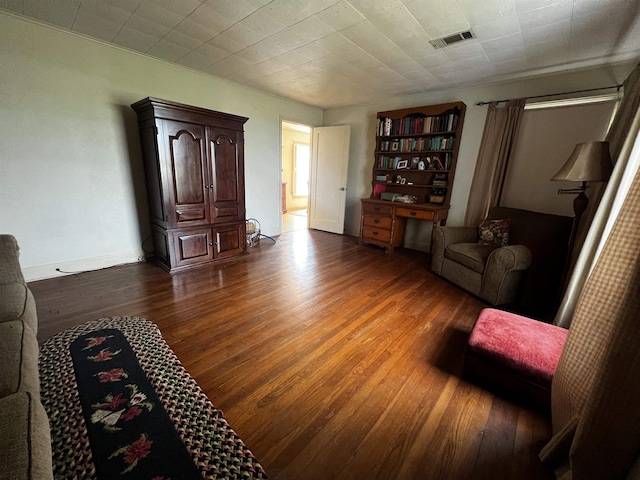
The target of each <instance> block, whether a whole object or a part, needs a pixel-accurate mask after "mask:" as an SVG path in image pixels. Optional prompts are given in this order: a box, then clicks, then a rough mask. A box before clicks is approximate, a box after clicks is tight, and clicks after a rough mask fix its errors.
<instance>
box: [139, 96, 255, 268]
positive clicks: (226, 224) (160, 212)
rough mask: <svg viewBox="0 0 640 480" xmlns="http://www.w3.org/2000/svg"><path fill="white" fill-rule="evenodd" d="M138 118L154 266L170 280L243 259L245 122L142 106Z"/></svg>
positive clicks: (158, 103)
mask: <svg viewBox="0 0 640 480" xmlns="http://www.w3.org/2000/svg"><path fill="white" fill-rule="evenodd" d="M131 107H132V108H133V109H134V110H135V112H136V113H137V115H138V126H139V129H140V137H141V142H142V151H143V157H144V166H145V172H146V178H147V190H148V194H149V208H150V217H151V230H152V236H153V246H154V257H153V258H154V260H155V261H156V262H157V263H158V264H159V265H160V266H162V267H163V268H164V269H166V270H168V271H170V272H176V271H180V270H184V269H188V268H191V267H194V266H197V265H202V264H207V263H210V262H215V261H217V260H220V259H223V258H227V257H230V256H234V255H239V254H242V253H246V251H247V247H246V238H245V227H246V218H245V203H244V202H245V201H244V129H243V126H244V123H245V122H246V121H247V120H248V119H247V118H245V117H239V116H236V115H230V114H228V113H221V112H216V111H212V110H207V109H204V108H199V107H192V106H189V105H183V104H179V103H175V102H169V101H166V100H160V99H157V98H151V97H149V98H145V99H144V100H140V101H139V102H136V103H134V104H133V105H131Z"/></svg>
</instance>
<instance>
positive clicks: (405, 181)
mask: <svg viewBox="0 0 640 480" xmlns="http://www.w3.org/2000/svg"><path fill="white" fill-rule="evenodd" d="M400 183H401V184H402V185H404V184H405V183H407V179H406V178H404V177H402V178H401V179H400Z"/></svg>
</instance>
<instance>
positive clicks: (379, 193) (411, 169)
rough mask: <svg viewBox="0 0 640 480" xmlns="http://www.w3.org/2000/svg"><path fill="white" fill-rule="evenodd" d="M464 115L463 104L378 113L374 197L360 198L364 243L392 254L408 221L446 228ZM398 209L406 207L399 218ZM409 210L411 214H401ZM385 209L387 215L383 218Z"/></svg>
mask: <svg viewBox="0 0 640 480" xmlns="http://www.w3.org/2000/svg"><path fill="white" fill-rule="evenodd" d="M465 112H466V105H465V104H464V103H463V102H453V103H444V104H439V105H427V106H423V107H415V108H405V109H401V110H391V111H386V112H378V114H377V125H376V145H375V151H374V157H375V158H374V163H373V168H372V178H371V195H370V197H369V198H368V199H362V218H361V224H360V243H361V244H362V243H372V244H376V245H380V246H383V247H385V248H386V249H387V251H388V252H392V251H393V248H394V247H397V246H399V245H401V244H402V242H403V240H404V229H405V222H406V218H417V219H422V220H429V221H432V222H433V225H434V226H435V225H436V224H437V223H438V222H440V223H441V224H443V225H444V223H445V221H446V218H447V213H448V210H449V205H450V199H451V187H452V186H453V180H454V177H455V171H456V165H457V161H458V151H459V149H460V137H461V135H462V126H463V123H464V115H465ZM387 203H388V205H387ZM385 206H387V207H388V208H384V207H385ZM397 207H403V208H402V209H401V210H400V211H399V213H400V215H398V209H397ZM407 209H409V210H411V212H412V215H408V216H403V214H404V213H406V212H405V210H407ZM381 211H384V212H387V213H386V214H385V215H383V217H384V218H382V217H380V212H381ZM372 212H373V213H372ZM416 212H418V213H416ZM372 215H376V216H375V217H374V216H372ZM380 225H385V226H386V225H388V228H381V227H380ZM371 227H374V228H373V230H372V228H371ZM376 227H377V228H376Z"/></svg>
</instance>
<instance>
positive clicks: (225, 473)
mask: <svg viewBox="0 0 640 480" xmlns="http://www.w3.org/2000/svg"><path fill="white" fill-rule="evenodd" d="M104 329H115V330H118V331H120V332H122V334H123V335H124V338H125V339H126V341H127V342H128V344H129V346H130V347H131V350H132V351H133V352H134V353H135V356H136V357H137V360H138V364H139V366H140V368H141V369H142V371H143V372H144V374H145V375H146V377H147V379H148V381H149V383H150V385H151V387H152V388H153V389H154V391H155V394H156V395H157V398H158V399H159V400H160V403H161V405H162V407H163V408H164V410H165V411H166V413H167V415H168V418H169V419H170V423H171V424H172V425H173V427H174V428H175V431H176V433H177V436H178V437H179V440H180V441H181V442H182V443H183V444H184V447H185V449H186V451H187V453H188V455H189V456H190V457H191V459H192V460H193V463H194V464H195V466H196V469H197V471H199V472H200V474H201V476H202V478H213V479H253V478H255V479H266V478H267V476H266V474H265V471H264V469H263V468H262V466H261V465H260V464H259V463H258V461H257V460H256V458H255V457H254V456H253V454H252V453H251V451H250V450H249V449H248V448H247V447H246V445H245V444H244V443H243V441H242V440H241V439H240V438H239V437H238V435H237V434H236V433H235V432H234V431H233V429H232V428H231V426H230V425H229V424H228V423H227V421H226V420H225V418H224V417H223V415H222V412H221V411H220V410H218V409H216V408H215V407H214V406H213V404H212V403H211V401H210V400H209V398H208V397H207V396H206V395H205V394H204V392H203V391H202V390H201V389H200V387H199V386H198V384H197V383H196V381H195V380H194V379H193V378H192V377H191V376H190V375H189V374H188V373H187V371H186V370H185V369H184V367H183V366H182V364H181V363H180V361H179V360H178V358H177V357H176V355H175V353H174V352H173V351H172V350H171V348H170V347H169V346H168V345H167V343H166V342H165V341H164V339H163V338H162V334H161V333H160V330H159V329H158V327H157V326H156V325H155V324H154V323H152V322H150V321H148V320H145V319H144V318H139V317H112V318H101V319H99V320H95V321H91V322H87V323H85V324H82V325H78V326H76V327H73V328H70V329H68V330H65V331H64V332H61V333H59V334H57V335H55V336H53V337H51V338H50V339H49V340H47V341H46V342H45V343H44V344H43V345H42V346H41V347H40V383H41V400H42V403H43V405H44V408H45V410H46V411H47V414H48V416H49V423H50V426H51V444H52V451H53V473H54V476H55V478H57V479H65V480H68V479H98V480H102V479H101V477H100V475H99V473H100V472H99V469H98V471H96V465H95V462H94V455H93V454H92V450H91V444H90V435H89V432H88V431H87V424H86V423H85V414H84V413H83V408H82V403H81V401H80V395H79V392H78V384H77V380H76V374H75V371H74V364H73V359H72V355H71V351H70V345H71V344H72V343H73V342H74V341H75V340H76V339H78V338H79V337H81V336H83V335H86V334H89V333H91V332H96V331H99V330H104ZM121 478H122V477H121ZM158 478H161V477H158ZM172 480H177V478H176V476H175V475H174V476H173V477H172Z"/></svg>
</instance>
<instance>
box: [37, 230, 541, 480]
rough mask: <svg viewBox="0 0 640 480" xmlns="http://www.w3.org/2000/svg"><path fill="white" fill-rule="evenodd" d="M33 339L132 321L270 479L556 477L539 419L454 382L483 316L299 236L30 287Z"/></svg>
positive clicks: (361, 252)
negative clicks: (193, 261)
mask: <svg viewBox="0 0 640 480" xmlns="http://www.w3.org/2000/svg"><path fill="white" fill-rule="evenodd" d="M30 287H31V289H32V291H33V293H34V296H35V298H36V302H37V305H38V315H39V321H40V331H39V337H38V338H39V340H40V341H43V340H44V339H46V338H48V337H49V336H50V335H53V334H54V333H57V332H59V331H62V330H64V329H65V328H68V327H70V326H72V325H76V324H79V323H83V322H86V321H89V320H94V319H96V318H100V317H110V316H118V315H126V316H141V317H145V318H147V319H149V320H152V321H153V322H155V323H156V324H158V326H159V327H160V329H161V331H162V333H163V336H164V338H165V339H166V340H167V343H168V344H169V345H170V346H171V348H172V349H173V350H174V351H175V352H176V354H177V356H178V358H180V360H181V362H182V363H183V365H184V366H185V368H186V369H187V371H189V372H190V373H191V375H193V376H194V378H195V379H196V380H197V381H198V383H199V384H200V386H201V387H202V389H203V390H204V391H205V393H206V394H207V395H208V396H209V398H211V399H212V401H213V403H214V404H215V405H216V406H217V407H218V408H220V409H222V410H223V411H224V413H225V416H226V418H227V419H228V420H229V422H230V423H231V425H232V426H233V428H234V429H235V430H236V432H238V434H239V435H240V436H241V437H242V438H243V439H244V441H245V442H246V443H247V445H248V446H249V448H250V449H251V450H252V451H253V452H254V454H255V455H256V456H257V457H258V459H259V460H260V462H261V463H262V464H263V466H264V467H265V469H266V470H267V472H268V473H269V475H270V478H272V479H273V480H297V479H304V480H314V479H327V478H336V479H365V478H366V479H375V478H380V479H416V478H420V479H436V478H438V479H439V478H442V479H466V478H476V479H494V478H518V479H520V478H528V479H532V480H536V479H550V478H553V476H552V475H551V473H550V472H548V471H547V470H546V469H545V468H544V467H542V465H540V463H539V461H538V460H537V457H536V455H537V453H538V451H539V449H540V448H541V446H542V444H543V443H544V440H545V439H546V438H548V437H549V435H550V425H549V419H548V417H547V416H546V415H545V414H544V413H540V412H535V411H531V410H528V409H527V407H525V406H520V405H518V404H515V403H511V402H509V401H507V400H505V399H501V398H499V397H494V395H493V394H492V393H491V392H490V391H487V390H485V389H483V388H480V387H478V386H476V385H473V384H471V383H469V382H467V381H466V380H465V379H464V378H462V367H463V358H464V348H465V344H466V338H467V336H468V334H469V332H470V330H471V328H472V326H473V322H474V320H475V318H476V317H477V315H478V313H479V312H480V310H481V309H482V308H484V307H485V306H486V305H484V304H483V303H482V302H481V301H479V300H478V299H476V298H474V297H472V296H470V295H468V294H466V293H464V292H463V291H461V290H459V289H458V288H457V287H455V286H453V285H451V284H449V283H448V282H445V281H443V280H442V279H440V278H438V277H437V276H435V275H433V274H432V273H431V272H430V271H429V268H428V263H427V257H426V255H424V254H422V253H419V252H414V251H410V250H403V249H398V250H396V252H395V253H394V254H393V255H387V254H385V253H384V252H383V250H381V249H378V248H376V247H369V246H366V247H359V246H358V245H357V241H356V240H355V239H354V238H352V237H348V236H340V235H333V234H328V233H324V232H318V231H313V230H298V231H292V232H288V233H286V234H283V235H282V236H280V237H279V238H278V240H277V242H276V243H275V244H274V243H272V242H269V241H268V240H261V242H260V244H259V246H257V247H254V248H253V249H252V251H251V253H250V254H248V255H245V256H242V257H238V258H234V259H230V260H227V261H224V262H222V263H219V264H216V265H213V266H208V267H205V268H198V269H194V270H191V271H187V272H182V273H179V274H175V275H169V274H167V273H165V272H164V271H162V270H161V269H159V268H158V267H156V266H154V265H152V264H135V265H125V266H120V267H113V268H109V269H104V270H100V271H94V272H86V273H82V274H77V275H71V276H65V277H61V278H57V279H50V280H44V281H40V282H32V283H30Z"/></svg>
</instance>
